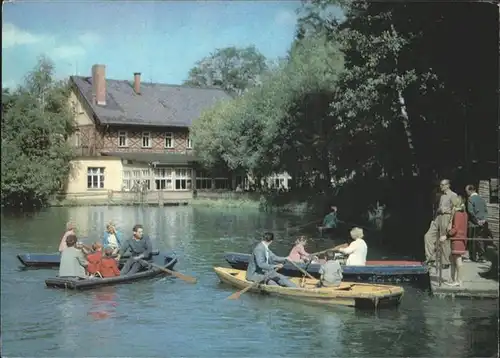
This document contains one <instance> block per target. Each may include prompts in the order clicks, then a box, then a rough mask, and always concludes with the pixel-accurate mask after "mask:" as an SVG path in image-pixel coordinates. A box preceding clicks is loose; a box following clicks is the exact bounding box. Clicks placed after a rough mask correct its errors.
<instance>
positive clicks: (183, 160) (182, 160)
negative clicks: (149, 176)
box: [101, 152, 197, 165]
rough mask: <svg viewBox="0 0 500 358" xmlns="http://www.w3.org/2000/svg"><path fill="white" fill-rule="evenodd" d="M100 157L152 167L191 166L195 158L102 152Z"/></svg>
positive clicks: (180, 155)
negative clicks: (119, 159) (115, 158)
mask: <svg viewBox="0 0 500 358" xmlns="http://www.w3.org/2000/svg"><path fill="white" fill-rule="evenodd" d="M101 155H105V156H109V157H118V158H121V159H125V160H130V161H132V162H141V163H149V164H153V165H193V164H195V163H196V161H197V159H196V156H194V155H190V154H182V153H120V152H114V153H110V152H105V153H104V152H102V153H101Z"/></svg>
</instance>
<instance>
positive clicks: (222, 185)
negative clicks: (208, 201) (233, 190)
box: [214, 178, 230, 189]
mask: <svg viewBox="0 0 500 358" xmlns="http://www.w3.org/2000/svg"><path fill="white" fill-rule="evenodd" d="M214 181H215V189H229V188H230V185H229V179H228V178H215V180H214Z"/></svg>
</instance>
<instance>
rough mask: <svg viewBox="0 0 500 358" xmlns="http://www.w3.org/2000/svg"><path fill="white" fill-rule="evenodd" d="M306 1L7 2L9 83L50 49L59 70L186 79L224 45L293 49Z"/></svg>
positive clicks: (276, 51)
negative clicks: (97, 69)
mask: <svg viewBox="0 0 500 358" xmlns="http://www.w3.org/2000/svg"><path fill="white" fill-rule="evenodd" d="M300 6H301V5H300V1H284V0H281V1H229V0H227V1H156V2H153V1H151V2H150V1H133V2H132V1H116V0H109V1H91V0H86V1H73V0H66V1H56V0H52V1H45V2H43V1H39V2H29V1H27V0H14V2H12V3H7V4H4V5H3V14H2V15H3V16H2V17H3V25H2V87H13V86H16V85H18V84H21V83H22V82H23V79H24V76H25V75H26V73H27V72H28V71H30V70H31V69H32V68H33V67H34V66H35V65H36V62H37V58H38V57H39V56H40V55H42V54H45V55H47V56H48V57H50V58H51V59H52V60H53V62H54V63H55V67H56V77H58V78H64V77H67V76H69V75H74V74H78V75H80V76H90V75H91V67H92V65H93V64H96V63H100V64H105V65H106V77H107V78H112V79H123V80H126V79H129V80H132V79H133V73H134V72H141V73H142V79H143V81H146V82H149V81H152V82H158V83H168V84H181V83H182V82H183V81H184V80H185V79H186V78H187V74H188V72H189V70H190V69H191V68H192V67H193V66H194V65H195V63H196V61H198V60H200V59H202V58H203V57H205V56H208V55H209V54H210V53H212V52H214V51H215V50H216V49H217V48H224V47H228V46H237V47H246V46H250V45H255V46H256V47H257V49H258V50H259V51H261V52H262V53H263V54H264V56H266V57H267V58H268V59H276V58H278V57H281V56H284V55H286V52H287V50H288V49H289V47H290V44H291V42H292V40H293V37H294V31H295V25H296V20H297V17H296V9H298V8H300Z"/></svg>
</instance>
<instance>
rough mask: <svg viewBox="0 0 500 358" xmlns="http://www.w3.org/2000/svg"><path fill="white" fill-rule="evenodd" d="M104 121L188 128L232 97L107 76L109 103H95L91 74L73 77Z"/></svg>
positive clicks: (219, 90) (176, 86) (95, 111)
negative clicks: (135, 85) (137, 87)
mask: <svg viewBox="0 0 500 358" xmlns="http://www.w3.org/2000/svg"><path fill="white" fill-rule="evenodd" d="M70 78H71V81H73V83H74V84H75V85H76V87H77V88H78V90H79V91H80V93H81V94H82V95H83V97H84V98H85V99H86V101H87V102H88V104H89V105H90V107H91V108H92V110H93V111H94V113H95V115H96V116H97V118H98V119H99V121H100V122H101V123H102V124H110V125H120V124H121V125H143V126H145V125H146V126H162V127H165V126H171V127H189V126H191V124H192V123H193V121H194V120H196V119H197V118H198V117H199V116H200V115H201V113H202V112H203V111H204V110H206V109H208V108H210V107H212V106H213V105H214V104H215V103H217V102H219V101H221V100H228V99H231V98H232V97H231V96H230V95H229V94H228V93H226V92H224V91H223V90H221V89H215V88H196V87H188V86H180V85H167V84H158V83H141V94H136V93H135V91H134V89H133V85H132V84H131V83H130V82H129V81H126V80H111V79H106V105H105V106H98V105H96V104H94V103H93V96H92V77H82V76H71V77H70Z"/></svg>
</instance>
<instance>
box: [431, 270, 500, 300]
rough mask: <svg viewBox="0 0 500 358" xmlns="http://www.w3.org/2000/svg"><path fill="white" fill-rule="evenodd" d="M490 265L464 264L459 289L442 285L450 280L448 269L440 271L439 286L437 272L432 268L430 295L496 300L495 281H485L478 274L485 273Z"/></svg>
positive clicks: (496, 285)
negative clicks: (440, 279) (440, 282)
mask: <svg viewBox="0 0 500 358" xmlns="http://www.w3.org/2000/svg"><path fill="white" fill-rule="evenodd" d="M490 266H491V263H489V262H488V263H477V262H464V265H463V280H464V281H463V284H462V286H461V287H452V286H448V285H446V284H444V281H448V280H449V278H450V269H446V270H442V278H443V280H442V284H441V286H439V272H438V270H437V268H435V267H432V268H431V269H430V270H429V275H430V278H431V290H432V293H433V294H434V295H436V296H440V297H452V298H455V297H467V298H494V299H498V277H497V280H493V279H486V278H483V277H481V276H480V275H479V273H482V272H487V271H488V270H489V268H490Z"/></svg>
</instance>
